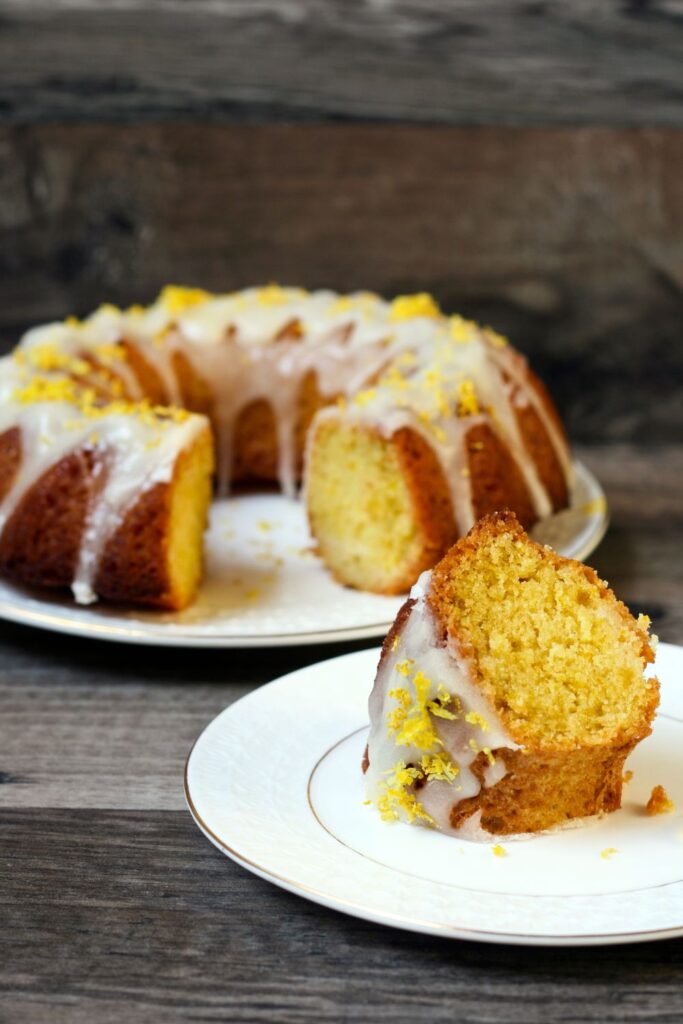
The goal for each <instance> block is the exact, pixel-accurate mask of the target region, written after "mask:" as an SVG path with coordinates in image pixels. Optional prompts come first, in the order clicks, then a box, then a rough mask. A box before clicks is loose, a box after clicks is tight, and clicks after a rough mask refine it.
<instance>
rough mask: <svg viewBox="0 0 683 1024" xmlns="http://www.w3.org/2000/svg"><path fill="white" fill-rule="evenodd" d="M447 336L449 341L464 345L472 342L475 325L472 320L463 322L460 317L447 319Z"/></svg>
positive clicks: (475, 330)
mask: <svg viewBox="0 0 683 1024" xmlns="http://www.w3.org/2000/svg"><path fill="white" fill-rule="evenodd" d="M449 335H450V339H451V341H456V342H458V343H459V344H464V343H466V342H468V341H472V340H473V339H474V338H475V337H476V335H477V325H476V324H475V323H474V322H473V321H472V320H465V318H464V317H462V316H457V314H456V315H455V316H452V317H449Z"/></svg>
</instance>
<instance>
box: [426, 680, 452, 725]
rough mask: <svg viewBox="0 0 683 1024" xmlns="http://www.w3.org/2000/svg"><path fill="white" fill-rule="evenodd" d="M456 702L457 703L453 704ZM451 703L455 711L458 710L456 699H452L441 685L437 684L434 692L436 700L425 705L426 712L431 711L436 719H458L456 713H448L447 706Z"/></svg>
mask: <svg viewBox="0 0 683 1024" xmlns="http://www.w3.org/2000/svg"><path fill="white" fill-rule="evenodd" d="M456 701H457V703H455V702H456ZM451 703H453V704H454V706H455V707H456V710H459V704H460V702H459V701H458V699H457V697H452V696H451V694H450V693H449V692H448V690H447V689H446V687H445V686H444V685H443V683H439V685H438V687H437V690H436V700H430V701H428V703H427V710H428V711H431V713H432V714H433V715H436V717H437V718H448V719H450V720H453V719H455V718H457V717H458V715H457V713H454V712H453V711H448V710H447V708H448V705H449V704H451Z"/></svg>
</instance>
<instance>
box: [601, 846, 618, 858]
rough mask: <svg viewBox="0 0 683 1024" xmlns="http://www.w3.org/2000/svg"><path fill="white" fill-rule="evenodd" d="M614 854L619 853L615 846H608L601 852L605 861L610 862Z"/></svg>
mask: <svg viewBox="0 0 683 1024" xmlns="http://www.w3.org/2000/svg"><path fill="white" fill-rule="evenodd" d="M613 853H619V851H618V850H617V848H616V847H615V846H607V847H606V848H605V849H604V850H602V851H601V853H600V856H601V857H602V859H603V860H609V859H610V857H611V856H612V854H613Z"/></svg>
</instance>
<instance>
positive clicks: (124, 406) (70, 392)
mask: <svg viewBox="0 0 683 1024" xmlns="http://www.w3.org/2000/svg"><path fill="white" fill-rule="evenodd" d="M13 397H14V399H15V401H17V402H21V403H23V404H25V405H30V404H32V403H34V402H69V403H71V404H73V405H75V406H76V407H77V409H78V411H79V412H80V413H82V414H83V415H84V416H87V417H88V418H90V419H102V417H104V416H119V415H121V416H128V415H134V416H137V417H138V419H139V420H140V421H141V422H142V423H146V424H148V425H153V424H162V425H163V423H164V422H166V423H171V422H172V423H184V422H185V420H187V419H189V417H190V415H191V414H190V413H189V412H187V410H185V409H176V408H175V407H173V406H166V405H152V404H151V402H150V401H149V399H147V398H144V399H142V401H140V402H126V401H123V400H121V399H119V400H116V401H114V402H106V403H103V404H98V398H97V393H96V392H95V390H94V389H93V388H83V387H79V386H78V385H77V384H76V382H75V381H73V380H71V379H69V378H68V377H64V378H52V377H34V378H33V380H32V381H31V382H30V383H29V384H27V385H26V387H24V388H18V389H17V390H16V391H15V392H14V395H13Z"/></svg>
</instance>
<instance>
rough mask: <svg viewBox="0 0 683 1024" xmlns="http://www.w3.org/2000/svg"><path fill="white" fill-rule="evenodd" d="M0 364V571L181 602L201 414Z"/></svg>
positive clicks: (198, 522)
mask: <svg viewBox="0 0 683 1024" xmlns="http://www.w3.org/2000/svg"><path fill="white" fill-rule="evenodd" d="M3 363H4V365H3V366H2V368H1V372H0V574H1V575H3V576H7V577H9V578H11V579H14V580H16V581H18V582H20V583H26V584H32V585H39V586H47V587H71V588H72V591H73V594H74V597H75V598H76V600H77V601H79V602H81V603H90V602H91V601H94V600H95V599H96V598H97V597H105V598H108V599H110V600H115V601H123V602H126V603H133V604H143V605H151V606H155V607H160V608H168V609H174V610H177V609H180V608H184V607H185V606H186V605H187V604H189V602H190V601H191V600H192V598H193V597H194V595H195V592H196V589H197V586H198V584H199V580H200V576H201V569H202V544H203V532H204V528H205V526H206V521H207V514H208V507H209V501H210V498H211V480H212V473H213V442H212V436H211V430H210V428H209V424H208V421H207V420H206V419H205V418H204V417H202V416H195V415H191V414H190V413H187V412H184V411H182V410H178V409H168V408H164V407H155V406H152V405H151V404H150V403H149V402H148V401H144V402H128V401H124V400H121V399H116V400H110V399H107V398H105V397H103V396H102V395H101V394H100V395H98V394H97V393H96V391H95V390H94V389H93V388H91V387H88V388H85V387H82V386H79V385H78V384H77V383H76V382H75V381H74V380H73V379H72V378H71V377H66V376H63V375H60V374H58V373H57V374H55V373H53V374H49V375H44V376H36V375H29V376H26V377H25V376H24V375H23V372H22V367H21V366H20V365H17V364H16V363H15V362H14V361H13V360H10V361H9V365H7V361H3Z"/></svg>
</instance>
